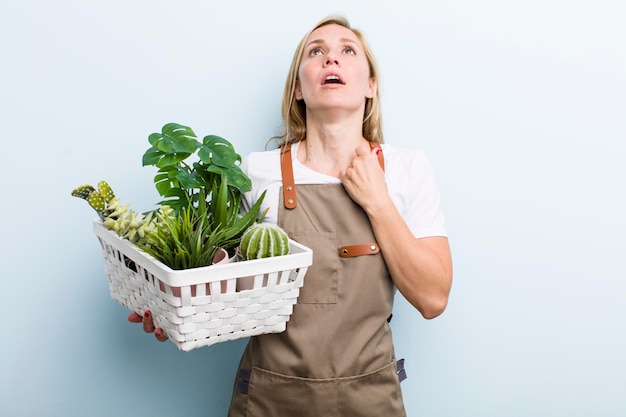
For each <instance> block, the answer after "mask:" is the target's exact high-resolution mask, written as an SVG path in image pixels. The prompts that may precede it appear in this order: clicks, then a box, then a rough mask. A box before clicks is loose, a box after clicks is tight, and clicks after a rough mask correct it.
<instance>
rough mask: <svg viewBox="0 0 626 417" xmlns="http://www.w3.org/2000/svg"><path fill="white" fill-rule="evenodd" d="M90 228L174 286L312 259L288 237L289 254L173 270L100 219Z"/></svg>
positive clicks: (284, 267)
mask: <svg viewBox="0 0 626 417" xmlns="http://www.w3.org/2000/svg"><path fill="white" fill-rule="evenodd" d="M93 231H94V233H95V234H96V236H98V237H99V238H100V239H102V240H103V241H105V242H106V243H108V244H109V245H111V246H113V247H114V248H115V249H117V250H118V251H120V252H121V253H122V254H124V255H125V256H126V257H128V258H129V259H130V260H132V261H133V262H135V263H136V264H137V265H139V266H141V267H142V268H144V269H146V270H147V271H148V272H150V273H151V274H152V275H154V276H155V277H156V278H158V279H159V280H161V281H162V282H163V283H165V284H167V285H170V286H175V287H182V286H187V285H198V284H203V283H207V282H213V281H223V280H227V279H231V278H239V277H245V276H250V275H259V274H266V273H272V272H279V271H284V270H290V269H297V268H302V267H308V266H310V265H311V264H312V262H313V251H312V250H311V249H310V248H309V247H307V246H305V245H303V244H301V243H298V242H296V241H295V240H292V239H289V247H290V253H289V254H288V255H282V256H275V257H271V258H263V259H254V260H248V261H237V262H232V263H226V264H218V265H210V266H203V267H197V268H190V269H183V270H174V269H171V268H170V267H168V266H167V265H165V264H163V263H162V262H160V261H159V260H157V259H156V258H154V257H152V256H151V255H149V254H147V253H145V252H143V251H141V250H140V249H139V248H138V247H137V246H135V245H134V244H133V243H131V242H130V241H129V240H127V239H123V238H121V237H119V236H118V235H117V234H116V233H115V232H113V231H112V230H109V229H107V228H106V227H105V226H104V225H103V224H102V221H101V220H100V219H99V218H95V219H94V220H93Z"/></svg>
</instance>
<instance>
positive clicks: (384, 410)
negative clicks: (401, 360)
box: [337, 360, 406, 417]
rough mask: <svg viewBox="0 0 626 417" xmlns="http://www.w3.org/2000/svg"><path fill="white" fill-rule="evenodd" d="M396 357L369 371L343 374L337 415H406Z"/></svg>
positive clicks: (338, 396) (390, 416)
mask: <svg viewBox="0 0 626 417" xmlns="http://www.w3.org/2000/svg"><path fill="white" fill-rule="evenodd" d="M396 369H397V368H396V361H395V360H394V361H393V362H392V363H390V364H388V365H385V366H384V367H382V368H380V369H378V370H376V371H374V372H371V373H369V374H365V375H360V376H355V377H350V378H341V379H340V380H339V381H340V382H339V385H338V394H337V398H338V399H339V402H338V415H340V416H385V417H404V416H406V412H405V410H404V404H403V401H402V391H401V389H400V382H399V379H398V374H397V372H396Z"/></svg>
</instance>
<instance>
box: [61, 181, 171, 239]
mask: <svg viewBox="0 0 626 417" xmlns="http://www.w3.org/2000/svg"><path fill="white" fill-rule="evenodd" d="M97 187H98V188H95V187H93V186H92V185H81V186H80V187H76V188H75V189H74V190H72V196H74V197H78V198H82V199H83V200H86V201H87V202H88V203H89V205H90V206H91V207H92V208H93V209H94V210H95V211H96V212H97V213H98V216H99V217H100V220H102V224H103V225H104V226H105V227H106V228H108V229H110V230H113V231H115V233H117V235H118V236H120V237H122V238H124V239H128V240H129V241H131V242H132V243H137V242H138V241H139V240H141V239H143V238H144V236H145V234H146V231H147V230H149V229H150V228H151V227H154V225H153V223H152V212H150V213H148V214H147V215H144V214H141V213H138V212H136V211H134V210H132V209H131V208H130V204H127V205H122V204H121V203H120V201H119V199H117V197H115V193H114V192H113V189H112V188H111V186H110V185H109V184H108V183H107V182H106V181H100V182H99V183H98V186H97ZM165 209H166V210H167V208H165Z"/></svg>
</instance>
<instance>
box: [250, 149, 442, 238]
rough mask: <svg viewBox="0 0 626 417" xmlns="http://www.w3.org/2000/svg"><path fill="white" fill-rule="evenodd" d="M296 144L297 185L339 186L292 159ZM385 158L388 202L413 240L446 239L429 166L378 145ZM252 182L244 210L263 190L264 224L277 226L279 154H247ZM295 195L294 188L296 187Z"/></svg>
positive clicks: (410, 153) (416, 156) (417, 156)
mask: <svg viewBox="0 0 626 417" xmlns="http://www.w3.org/2000/svg"><path fill="white" fill-rule="evenodd" d="M298 145H299V142H298V143H295V144H293V145H292V146H293V147H292V150H291V155H292V162H293V175H294V180H295V183H296V186H297V184H339V183H340V182H341V181H340V180H339V179H338V178H335V177H331V176H328V175H324V174H321V173H319V172H317V171H313V170H312V169H310V168H308V167H306V166H305V165H304V164H302V163H300V161H298V159H297V158H296V155H297V153H298V152H297V151H298ZM381 148H382V150H383V154H384V156H385V181H386V182H387V190H388V191H389V194H390V195H391V199H392V201H393V202H394V204H395V205H396V207H397V209H398V211H399V212H400V214H401V215H402V218H403V219H404V221H405V222H406V224H407V225H408V226H409V229H410V230H411V232H413V235H414V236H415V237H418V238H420V237H427V236H446V229H445V223H444V217H443V214H442V212H441V208H440V204H439V191H438V190H437V185H436V182H435V177H434V175H433V171H432V167H431V165H430V162H429V161H428V159H427V158H426V156H425V155H424V153H423V152H422V151H418V150H411V149H400V148H394V147H393V146H391V145H389V144H382V145H381ZM241 168H242V169H243V171H244V172H245V173H246V174H247V175H248V176H249V177H250V179H251V180H252V191H250V192H249V193H246V194H245V195H244V202H243V204H244V206H245V208H246V209H247V208H248V207H250V206H251V205H252V204H253V203H254V202H255V201H256V200H257V199H258V198H259V197H260V195H261V193H262V192H263V190H267V193H266V195H265V198H264V200H263V204H262V207H261V212H263V211H264V210H265V209H266V208H269V210H268V212H267V216H266V217H265V221H266V222H270V223H277V222H278V204H279V201H280V195H279V192H280V187H281V186H282V178H281V170H280V150H279V149H275V150H271V151H265V152H253V153H251V154H249V155H248V156H247V157H246V158H245V159H244V161H243V163H242V164H241ZM296 192H297V187H296Z"/></svg>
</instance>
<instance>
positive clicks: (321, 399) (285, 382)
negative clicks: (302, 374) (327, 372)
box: [248, 368, 338, 417]
mask: <svg viewBox="0 0 626 417" xmlns="http://www.w3.org/2000/svg"><path fill="white" fill-rule="evenodd" d="M266 416H276V417H282V416H285V417H286V416H290V417H291V416H298V417H320V416H324V417H337V416H338V414H337V380H336V379H309V378H298V377H292V376H286V375H281V374H277V373H275V372H270V371H266V370H264V369H260V368H253V369H252V375H251V378H250V385H249V387H248V417H266Z"/></svg>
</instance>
